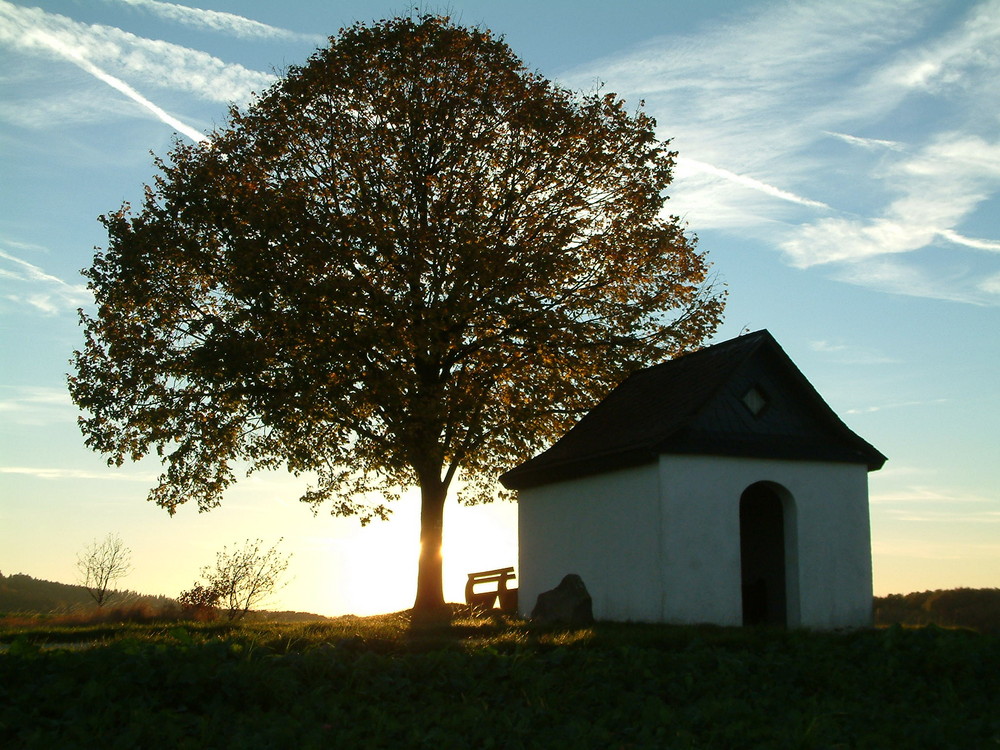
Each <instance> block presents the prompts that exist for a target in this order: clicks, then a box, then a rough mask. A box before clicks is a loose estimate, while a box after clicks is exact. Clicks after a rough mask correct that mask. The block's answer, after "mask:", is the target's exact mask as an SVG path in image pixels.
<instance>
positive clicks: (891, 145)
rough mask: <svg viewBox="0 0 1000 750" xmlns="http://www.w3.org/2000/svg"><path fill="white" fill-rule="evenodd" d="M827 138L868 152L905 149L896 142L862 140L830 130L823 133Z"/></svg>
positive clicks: (873, 139) (875, 139)
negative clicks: (829, 137)
mask: <svg viewBox="0 0 1000 750" xmlns="http://www.w3.org/2000/svg"><path fill="white" fill-rule="evenodd" d="M823 132H825V133H826V134H827V135H829V136H833V137H834V138H838V139H840V140H842V141H844V142H845V143H849V144H851V145H852V146H858V147H860V148H863V149H867V150H869V151H872V150H881V149H890V150H892V151H903V150H904V149H905V148H906V147H905V146H904V145H903V144H902V143H899V142H898V141H887V140H884V139H881V138H862V137H861V136H857V135H849V134H847V133H836V132H833V131H830V130H825V131H823Z"/></svg>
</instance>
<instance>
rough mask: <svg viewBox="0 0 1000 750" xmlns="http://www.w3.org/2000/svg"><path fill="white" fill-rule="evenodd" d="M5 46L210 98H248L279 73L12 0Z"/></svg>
mask: <svg viewBox="0 0 1000 750" xmlns="http://www.w3.org/2000/svg"><path fill="white" fill-rule="evenodd" d="M53 40H55V42H56V43H55V44H53ZM0 45H3V46H7V47H10V48H12V49H15V50H17V51H19V52H22V53H26V54H31V55H35V56H41V57H46V58H49V59H52V58H58V59H70V60H71V61H72V62H74V64H79V63H78V62H77V60H85V61H87V62H88V63H89V64H90V65H92V66H94V67H96V68H98V69H100V70H102V71H107V70H111V71H114V74H115V77H116V78H119V79H123V80H124V79H126V78H129V79H134V80H136V81H139V82H141V83H142V84H143V85H148V86H153V87H158V88H164V89H171V90H174V91H181V92H186V93H190V94H194V95H195V96H198V97H201V98H203V99H207V100H209V101H221V102H225V103H229V102H238V103H239V102H245V101H247V100H248V99H249V98H250V96H251V93H252V92H253V91H261V90H263V89H265V88H267V87H268V86H270V85H271V83H273V82H274V80H275V77H274V76H273V75H270V74H268V73H261V72H258V71H254V70H249V69H247V68H245V67H243V66H242V65H238V64H235V63H226V62H223V61H222V60H220V59H218V58H217V57H213V56H212V55H209V54H207V53H205V52H201V51H198V50H193V49H189V48H187V47H182V46H180V45H177V44H171V43H169V42H163V41H158V40H153V39H145V38H143V37H139V36H136V35H135V34H130V33H128V32H126V31H122V30H121V29H118V28H114V27H110V26H101V25H96V24H94V25H88V24H84V23H79V22H77V21H74V20H72V19H70V18H67V17H65V16H61V15H57V14H55V13H47V12H46V11H44V10H41V9H39V8H23V7H21V6H17V5H13V4H11V3H9V2H6V0H0ZM67 53H69V54H67ZM88 72H91V73H92V71H88ZM92 74H93V73H92Z"/></svg>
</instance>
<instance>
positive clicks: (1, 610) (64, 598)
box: [0, 573, 330, 622]
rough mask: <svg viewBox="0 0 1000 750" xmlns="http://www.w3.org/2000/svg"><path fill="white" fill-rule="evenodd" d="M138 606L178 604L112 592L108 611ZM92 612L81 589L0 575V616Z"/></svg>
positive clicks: (271, 615)
mask: <svg viewBox="0 0 1000 750" xmlns="http://www.w3.org/2000/svg"><path fill="white" fill-rule="evenodd" d="M120 606H138V607H144V608H146V609H148V610H150V611H152V612H179V611H180V604H179V603H178V602H177V600H176V599H171V598H170V597H168V596H150V595H148V594H139V593H136V592H135V591H116V592H115V596H114V597H113V598H112V599H111V601H110V607H112V608H113V607H120ZM94 609H96V605H95V604H94V600H93V599H92V598H91V596H90V594H89V593H87V589H85V588H84V587H83V586H74V585H72V584H68V583H56V582H54V581H43V580H40V579H38V578H32V577H31V576H29V575H24V574H23V573H17V574H15V575H12V576H4V575H3V574H2V573H0V616H3V615H18V614H27V615H67V614H74V615H75V614H79V613H83V612H88V611H90V610H94ZM247 617H248V619H251V620H261V621H265V622H312V621H315V620H327V619H330V618H328V617H324V616H323V615H316V614H312V613H310V612H269V611H260V612H250V613H248V615H247Z"/></svg>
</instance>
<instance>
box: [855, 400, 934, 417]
mask: <svg viewBox="0 0 1000 750" xmlns="http://www.w3.org/2000/svg"><path fill="white" fill-rule="evenodd" d="M947 403H948V399H946V398H935V399H931V400H930V401H899V402H897V403H892V404H881V405H879V406H865V407H861V408H857V409H848V410H847V413H848V414H874V413H875V412H877V411H885V410H886V409H906V408H913V407H921V406H931V405H938V404H947Z"/></svg>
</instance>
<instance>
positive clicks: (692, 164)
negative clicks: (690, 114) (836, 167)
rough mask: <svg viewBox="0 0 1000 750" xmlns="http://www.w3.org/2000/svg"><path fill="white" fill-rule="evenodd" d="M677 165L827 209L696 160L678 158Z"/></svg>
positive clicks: (798, 196)
mask: <svg viewBox="0 0 1000 750" xmlns="http://www.w3.org/2000/svg"><path fill="white" fill-rule="evenodd" d="M677 163H678V165H684V166H686V167H689V168H691V169H693V170H696V171H698V172H706V173H708V174H714V175H716V176H717V177H721V178H723V179H725V180H729V181H730V182H735V183H737V184H739V185H743V186H745V187H748V188H750V189H751V190H757V191H759V192H761V193H766V194H767V195H771V196H774V197H775V198H781V199H782V200H786V201H791V202H792V203H799V204H801V205H803V206H813V207H815V208H829V206H828V205H827V204H825V203H822V202H820V201H814V200H811V199H810V198H803V197H802V196H801V195H796V194H795V193H790V192H788V191H787V190H782V189H781V188H778V187H775V186H774V185H768V184H767V183H766V182H761V181H760V180H755V179H754V178H753V177H747V176H746V175H741V174H736V172H730V171H729V170H728V169H722V168H721V167H716V166H713V165H711V164H708V163H706V162H703V161H698V160H697V159H689V158H687V157H683V156H681V157H678V158H677Z"/></svg>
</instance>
